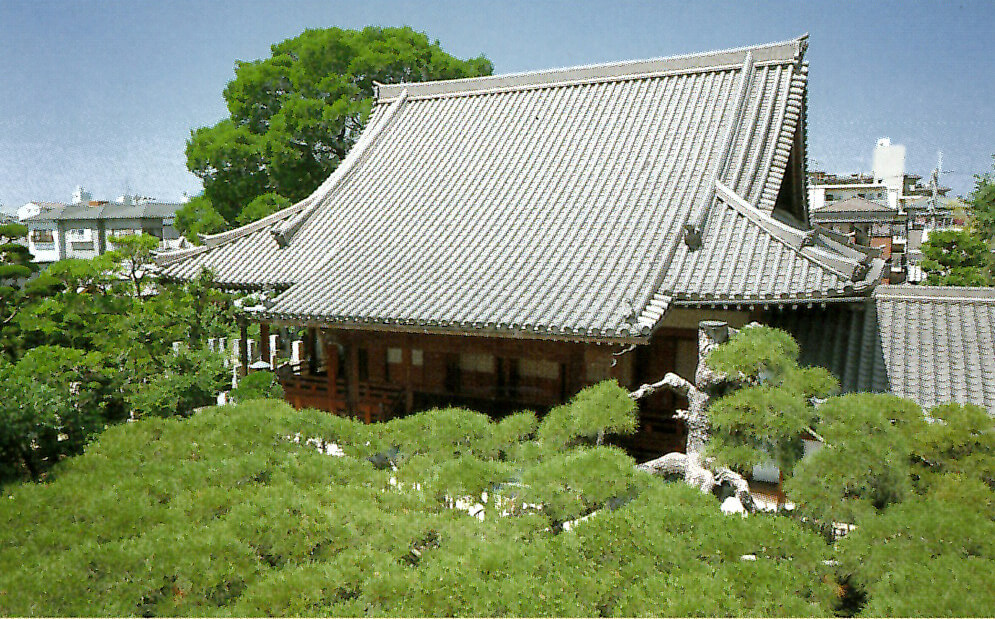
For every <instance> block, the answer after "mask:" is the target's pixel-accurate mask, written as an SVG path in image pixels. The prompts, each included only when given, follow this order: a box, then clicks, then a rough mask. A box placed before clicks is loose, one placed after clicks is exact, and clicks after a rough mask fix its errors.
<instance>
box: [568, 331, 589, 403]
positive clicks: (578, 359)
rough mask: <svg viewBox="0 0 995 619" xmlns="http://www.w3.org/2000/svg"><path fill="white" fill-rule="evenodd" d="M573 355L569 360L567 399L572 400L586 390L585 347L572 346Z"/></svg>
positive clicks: (580, 345)
mask: <svg viewBox="0 0 995 619" xmlns="http://www.w3.org/2000/svg"><path fill="white" fill-rule="evenodd" d="M571 349H573V350H572V352H573V354H571V355H570V358H569V359H568V360H567V376H566V379H567V397H568V398H572V397H574V396H575V395H577V392H578V391H580V390H581V389H583V388H584V370H585V368H584V345H583V344H576V345H574V346H571Z"/></svg>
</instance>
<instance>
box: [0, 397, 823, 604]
mask: <svg viewBox="0 0 995 619" xmlns="http://www.w3.org/2000/svg"><path fill="white" fill-rule="evenodd" d="M436 423H438V424H441V425H444V426H445V431H434V430H432V428H433V426H434V425H435V424H436ZM499 426H500V424H497V423H495V422H493V421H490V420H489V419H487V418H486V417H483V416H478V415H476V414H474V413H469V412H467V411H459V410H449V411H430V412H429V413H425V414H419V415H415V416H412V417H409V418H407V419H402V420H397V421H396V422H391V423H389V424H383V425H372V426H364V425H362V424H359V423H356V422H353V421H350V420H346V419H342V418H338V417H333V416H331V415H327V414H325V413H320V412H316V411H294V410H291V409H290V407H288V406H287V405H285V404H283V403H276V402H265V401H253V402H250V403H248V404H244V405H239V406H235V407H222V408H216V409H209V410H206V411H204V412H202V413H200V414H198V415H195V416H193V417H191V418H189V419H184V420H177V419H172V420H163V419H154V418H152V419H145V420H141V421H138V422H136V423H131V424H124V425H120V426H116V427H113V428H111V429H109V430H108V431H106V432H105V433H104V434H103V435H102V436H101V437H100V439H99V440H98V441H97V442H95V443H93V444H91V445H90V446H89V447H88V448H87V451H86V453H85V454H84V455H82V456H80V457H77V458H73V459H71V460H68V461H65V462H63V463H62V464H61V465H59V467H58V468H57V470H56V475H55V480H54V481H53V482H51V483H48V484H44V485H39V484H24V485H14V486H7V487H6V488H4V493H3V497H2V500H0V609H2V613H3V614H21V615H23V614H30V615H114V616H130V615H138V614H148V615H169V616H178V615H235V616H259V615H268V616H295V615H311V616H314V615H344V616H350V615H352V616H358V615H362V616H369V615H378V616H380V615H386V616H453V615H460V616H490V615H498V616H501V615H519V616H521V615H527V616H536V615H539V616H545V615H566V616H597V615H605V616H608V615H653V616H660V615H683V614H694V615H770V614H783V615H792V616H801V615H826V614H828V613H829V612H830V610H831V604H832V595H833V591H834V589H833V587H832V586H831V585H830V584H826V577H827V576H828V575H829V574H828V572H827V570H828V568H827V567H826V566H825V565H823V560H824V559H826V558H827V557H828V548H827V546H826V545H825V544H824V543H823V542H822V540H821V539H820V538H819V537H818V536H817V535H814V534H812V533H810V532H807V531H805V530H804V529H803V528H801V527H799V526H798V525H797V524H795V523H794V522H793V521H791V520H789V519H785V518H776V517H771V516H756V517H751V518H748V519H743V518H739V517H729V516H724V515H723V514H722V513H721V512H720V511H719V510H718V503H717V501H716V499H715V498H713V497H711V496H707V495H702V494H701V493H699V492H697V491H695V490H692V489H690V488H686V487H684V486H683V485H682V484H668V483H666V482H664V481H662V480H660V479H656V478H653V477H650V476H648V475H646V474H643V473H640V472H637V471H636V470H635V469H634V467H633V462H632V460H631V459H629V458H627V457H626V456H625V455H624V454H622V453H621V452H618V451H617V450H615V449H611V448H593V449H591V448H587V447H582V448H575V449H572V448H564V449H561V450H558V451H557V452H556V453H552V454H550V455H548V456H540V458H539V460H537V461H536V462H535V463H534V464H529V463H525V462H522V461H509V460H505V459H503V458H502V456H500V455H499V454H498V453H496V452H495V451H494V448H495V447H496V446H497V445H498V444H499V443H500V444H502V447H501V448H500V450H499V451H505V452H507V451H515V450H514V449H510V445H509V443H508V442H507V441H510V440H514V439H513V438H512V437H514V436H518V437H520V440H522V441H523V442H529V441H530V440H531V439H529V438H527V436H528V435H529V434H530V433H531V432H532V431H533V428H534V423H530V422H529V420H528V416H522V417H517V418H515V419H514V421H513V422H511V423H509V424H508V425H507V426H506V427H505V428H503V429H499ZM422 431H425V432H427V435H426V441H425V442H424V443H422V442H421V441H420V440H419V433H420V432H422ZM448 432H453V434H452V435H451V436H448V437H447V434H448ZM295 435H299V437H301V438H300V439H298V440H297V441H296V442H295V441H294V440H293V438H292V437H294V436H295ZM308 437H320V438H323V439H324V440H326V441H333V442H336V444H337V445H338V446H339V447H340V448H341V449H342V450H343V451H344V452H345V455H344V456H341V457H335V456H329V455H325V454H323V453H320V452H319V451H318V450H317V449H315V448H314V447H312V446H311V445H307V444H305V441H304V440H302V439H304V438H308ZM477 441H480V442H481V443H482V444H486V445H487V446H486V447H483V448H481V449H477V448H475V447H474V443H475V442H477ZM382 445H400V449H399V452H400V455H401V457H400V459H399V464H398V470H397V471H392V470H378V469H376V468H375V467H374V466H373V464H372V463H371V462H370V461H369V460H368V459H367V457H368V456H370V455H372V454H373V453H375V452H376V451H379V450H380V449H381V448H382ZM409 468H412V469H413V470H409ZM516 479H517V481H516ZM495 482H502V483H503V485H499V486H498V487H496V488H495ZM530 483H535V486H530V485H529V484H530ZM484 489H488V490H487V492H488V497H487V499H486V500H485V501H483V503H484V509H485V517H484V518H483V519H482V520H481V519H478V518H476V517H474V516H471V515H470V514H468V513H466V512H465V511H463V510H461V509H453V508H452V506H453V503H454V499H456V498H458V497H459V496H460V495H461V493H466V495H473V494H476V493H478V492H481V491H483V490H484ZM515 491H521V492H528V493H530V498H531V499H533V500H537V501H539V502H541V503H542V504H543V507H542V508H541V509H535V508H522V506H521V505H519V509H517V510H511V504H510V503H509V501H510V500H513V496H514V492H515ZM482 498H483V497H479V499H482ZM613 498H620V499H624V500H619V501H614V502H613V501H612V499H613ZM479 499H478V500H479ZM546 505H549V506H550V507H549V508H548V509H547V508H546V507H545V506H546ZM554 506H563V507H562V508H560V507H554ZM598 507H600V508H601V509H600V511H598V512H597V513H595V514H594V515H593V516H592V517H591V518H589V519H587V520H586V521H584V522H581V523H578V524H576V525H575V526H574V527H571V528H570V530H569V531H559V528H558V527H557V526H556V525H557V523H558V521H559V520H560V519H562V518H563V517H565V516H566V515H567V514H569V515H584V514H586V513H587V512H588V510H591V509H596V508H598ZM502 511H505V512H507V514H508V515H504V516H501V515H499V514H500V513H501V512H502ZM743 555H752V556H751V557H747V558H745V559H744V558H743ZM751 559H755V560H751Z"/></svg>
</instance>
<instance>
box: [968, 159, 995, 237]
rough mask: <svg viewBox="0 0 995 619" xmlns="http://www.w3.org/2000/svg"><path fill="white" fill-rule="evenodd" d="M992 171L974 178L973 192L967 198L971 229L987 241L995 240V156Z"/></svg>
mask: <svg viewBox="0 0 995 619" xmlns="http://www.w3.org/2000/svg"><path fill="white" fill-rule="evenodd" d="M992 159H993V164H992V169H991V170H989V171H988V172H985V173H982V174H976V175H975V176H974V190H973V191H972V192H971V195H970V196H969V197H968V202H969V203H970V205H971V220H972V227H973V228H974V229H975V230H976V231H977V232H978V233H979V234H980V235H981V237H982V238H984V239H985V240H987V241H992V240H995V155H993V157H992Z"/></svg>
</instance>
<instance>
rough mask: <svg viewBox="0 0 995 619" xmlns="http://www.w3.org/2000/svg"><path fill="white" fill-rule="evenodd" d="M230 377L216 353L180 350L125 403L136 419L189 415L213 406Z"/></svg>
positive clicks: (139, 386) (170, 356) (164, 360)
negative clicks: (199, 409) (196, 409)
mask: <svg viewBox="0 0 995 619" xmlns="http://www.w3.org/2000/svg"><path fill="white" fill-rule="evenodd" d="M229 376H230V371H229V370H228V369H227V368H226V367H225V366H224V363H223V359H222V358H221V356H219V355H218V354H217V353H215V352H212V351H209V350H207V349H191V348H189V347H187V346H182V347H181V348H180V350H179V351H178V352H177V353H176V354H168V355H165V356H164V357H163V364H162V368H161V372H160V373H157V374H154V375H152V376H150V377H148V379H147V380H146V381H145V382H144V383H142V384H140V385H138V386H136V387H135V388H133V389H132V392H131V395H130V396H129V398H128V403H129V404H130V405H131V412H132V414H133V416H135V417H146V416H153V417H172V416H174V415H180V416H183V415H190V414H192V413H193V411H194V409H195V408H199V407H201V406H208V405H211V404H214V403H215V401H216V398H217V395H218V392H220V391H222V390H223V389H224V388H225V385H226V384H227V383H228V381H229Z"/></svg>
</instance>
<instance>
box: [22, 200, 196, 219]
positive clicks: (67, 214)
mask: <svg viewBox="0 0 995 619" xmlns="http://www.w3.org/2000/svg"><path fill="white" fill-rule="evenodd" d="M181 208H183V205H182V204H172V203H165V202H148V203H145V204H118V203H116V202H107V203H105V204H101V205H99V206H84V205H59V206H55V207H53V208H51V209H50V210H47V211H42V212H41V213H38V214H37V215H34V216H33V217H28V218H26V219H25V220H24V221H26V222H28V221H83V220H97V219H162V218H163V217H172V216H173V215H175V214H176V211H178V210H180V209H181Z"/></svg>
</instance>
